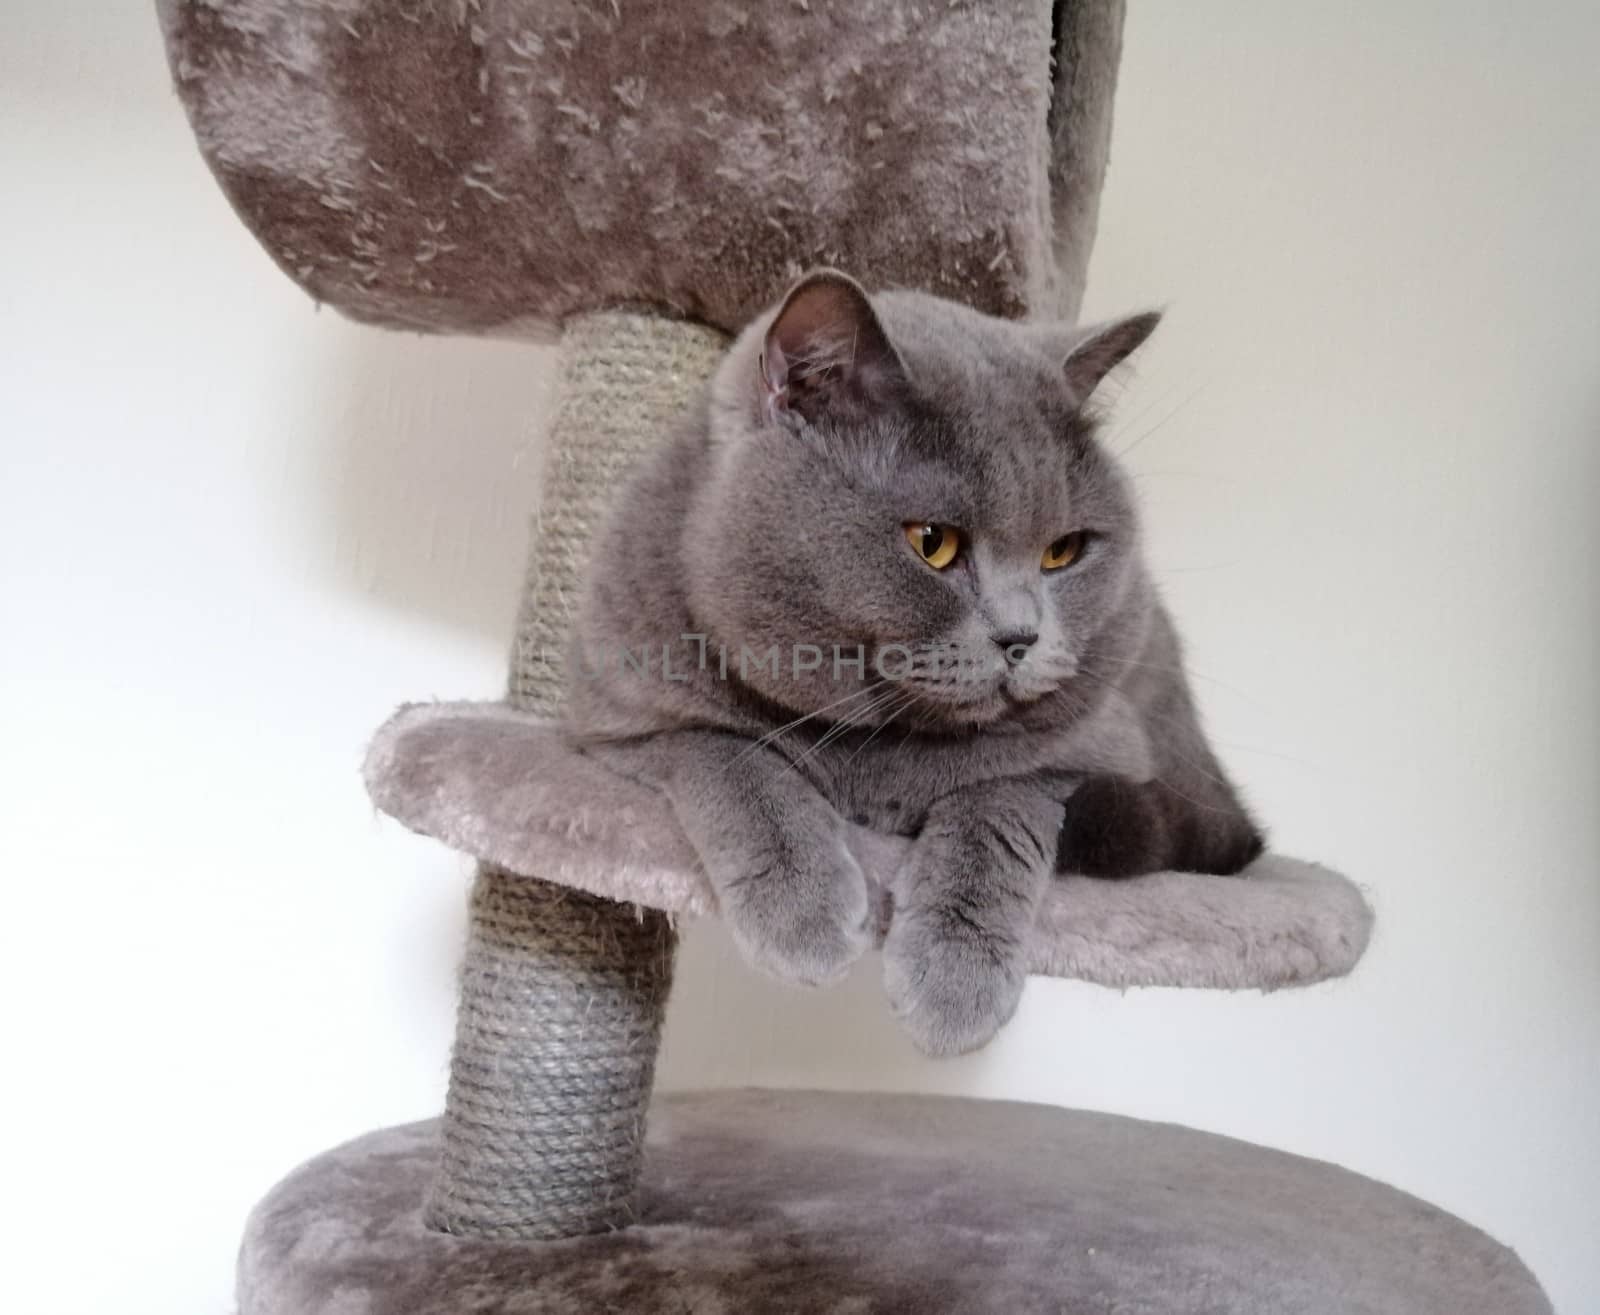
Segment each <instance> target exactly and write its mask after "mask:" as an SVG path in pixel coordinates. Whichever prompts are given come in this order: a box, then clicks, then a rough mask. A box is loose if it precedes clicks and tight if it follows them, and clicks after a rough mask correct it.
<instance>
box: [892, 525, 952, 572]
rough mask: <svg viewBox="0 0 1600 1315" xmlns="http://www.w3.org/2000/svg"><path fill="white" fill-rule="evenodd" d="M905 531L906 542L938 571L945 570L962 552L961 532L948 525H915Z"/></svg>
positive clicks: (907, 527) (908, 526) (909, 526)
mask: <svg viewBox="0 0 1600 1315" xmlns="http://www.w3.org/2000/svg"><path fill="white" fill-rule="evenodd" d="M905 531H906V542H907V543H909V544H910V545H911V547H912V549H913V550H914V551H915V552H916V554H917V556H918V557H920V558H922V560H923V561H925V562H927V563H928V565H929V566H931V567H933V569H934V570H936V571H942V570H944V568H945V567H947V566H948V565H950V563H951V562H953V561H955V559H956V557H957V555H959V553H960V552H961V531H959V530H956V529H952V528H951V527H950V526H948V525H930V524H927V523H913V524H910V525H907V526H906V527H905Z"/></svg>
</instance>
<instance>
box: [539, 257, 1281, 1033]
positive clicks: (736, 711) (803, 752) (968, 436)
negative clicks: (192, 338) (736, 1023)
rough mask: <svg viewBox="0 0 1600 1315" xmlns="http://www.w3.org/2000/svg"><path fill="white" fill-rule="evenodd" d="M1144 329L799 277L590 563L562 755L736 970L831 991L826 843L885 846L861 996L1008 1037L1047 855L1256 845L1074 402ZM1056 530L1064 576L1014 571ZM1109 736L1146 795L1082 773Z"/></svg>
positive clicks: (1109, 475)
mask: <svg viewBox="0 0 1600 1315" xmlns="http://www.w3.org/2000/svg"><path fill="white" fill-rule="evenodd" d="M1154 325H1155V317H1154V316H1138V317H1133V318H1131V319H1128V320H1123V321H1119V322H1117V323H1115V324H1112V325H1110V326H1106V327H1104V328H1102V329H1098V330H1087V331H1086V330H1080V329H1072V328H1067V327H1048V326H1038V325H1018V324H1015V323H1012V322H1009V321H1005V320H1000V319H995V318H991V317H989V316H986V315H983V314H980V313H978V312H976V311H973V310H970V309H967V308H965V307H962V306H959V305H956V304H954V303H950V302H946V301H942V300H940V299H937V298H934V297H931V296H928V295H925V294H921V293H913V292H891V293H885V294H882V295H880V296H878V297H876V298H873V299H872V300H871V301H870V303H869V301H868V299H867V298H866V296H865V294H864V293H862V292H861V290H860V289H859V288H858V287H857V286H856V285H855V284H854V283H852V282H850V281H849V280H848V279H846V278H844V276H842V275H838V274H836V273H833V272H831V271H822V272H819V273H817V274H814V275H811V276H809V277H808V278H807V279H806V280H803V281H802V282H801V284H799V285H798V286H797V288H796V289H795V290H794V291H793V292H792V293H791V294H790V296H789V297H788V298H787V299H786V300H785V302H784V303H783V304H782V306H781V307H780V308H778V309H777V310H775V311H773V312H769V313H768V314H766V315H764V316H762V317H760V318H759V319H758V320H757V321H756V322H755V323H754V324H752V325H751V326H750V327H749V328H748V329H747V330H746V332H745V333H744V334H743V335H742V336H741V337H740V338H739V340H738V341H737V342H736V343H735V345H734V347H733V349H732V351H731V352H730V353H729V355H728V357H727V359H726V361H725V362H724V364H723V366H722V367H721V369H720V370H719V371H718V373H717V375H716V377H715V379H714V380H713V383H712V387H711V390H710V394H709V397H708V399H707V403H706V406H705V407H704V409H703V410H702V411H700V412H699V413H698V414H696V415H694V416H692V417H691V418H690V419H689V420H688V422H687V423H685V424H684V425H683V426H682V428H681V429H680V430H679V431H678V432H677V434H676V435H674V436H673V437H672V439H671V440H670V441H669V442H667V443H665V444H664V445H663V447H662V448H661V450H660V452H659V454H658V455H657V456H655V457H654V458H653V459H651V460H649V461H648V462H647V463H646V464H645V466H644V468H643V469H642V470H641V471H640V472H639V474H638V476H637V477H636V478H635V479H634V480H633V482H632V483H631V484H630V485H629V486H628V487H627V488H626V490H625V491H624V492H623V493H622V495H621V497H620V498H619V501H618V504H617V507H616V511H615V514H614V516H613V517H612V519H611V521H610V524H609V526H608V528H607V529H606V530H605V531H604V532H603V533H602V536H601V538H600V539H599V541H598V544H597V547H596V551H595V554H594V559H593V565H592V568H591V569H592V576H591V581H590V587H589V590H588V593H587V595H586V598H585V600H584V603H583V606H582V608H581V610H580V614H579V617H578V622H577V626H576V630H575V642H574V647H573V652H572V654H571V655H570V658H569V690H568V697H569V702H568V708H569V724H570V727H571V730H572V732H573V734H574V736H575V738H576V740H577V742H578V743H579V744H580V745H582V746H584V747H585V748H586V749H587V750H588V751H589V752H591V753H593V754H595V755H597V756H599V757H600V758H601V759H602V760H603V761H605V762H606V763H607V764H608V765H610V766H612V767H613V768H615V769H617V770H619V771H622V772H624V773H625V774H628V775H630V776H632V777H634V778H635V779H638V780H641V781H646V782H648V783H650V784H653V785H656V786H658V787H659V788H661V789H662V790H664V791H665V793H666V794H667V795H668V797H669V799H670V801H671V803H672V806H673V808H674V810H675V812H676V814H677V817H678V820H679V823H680V825H681V826H682V827H683V830H684V832H685V833H686V835H687V836H688V838H689V840H690V842H691V843H692V845H693V846H694V848H695V850H696V851H697V853H698V854H699V856H700V859H701V861H702V863H703V864H704V866H705V869H706V873H707V876H708V878H709V880H710V882H711V885H712V887H713V889H714V890H715V892H716V895H717V899H718V903H719V906H720V908H721V911H722V914H723V916H724V918H725V919H726V920H727V921H728V923H729V924H730V926H731V928H732V931H733V934H734V936H735V938H736V940H737V941H738V943H739V944H740V946H741V948H742V949H743V951H744V952H745V954H746V955H747V957H748V958H749V959H750V960H751V962H752V963H754V964H756V965H757V966H759V967H762V968H764V969H766V970H768V971H769V972H772V973H774V974H776V975H777V976H780V977H783V978H786V979H789V980H793V981H798V982H804V983H810V984H820V983H824V982H828V981H832V980H834V979H835V978H837V977H838V976H840V975H841V974H842V973H843V972H844V971H845V970H846V969H847V968H848V967H849V965H850V964H851V963H852V962H853V961H854V959H855V958H856V957H857V956H858V955H859V954H860V953H861V951H862V950H863V949H864V948H865V947H866V946H867V945H869V944H870V943H871V939H872V935H871V933H872V927H871V921H872V917H871V910H870V908H869V901H868V899H867V894H866V882H865V880H864V877H863V874H862V872H861V869H860V868H859V866H858V865H857V864H856V862H855V860H854V859H853V858H852V857H851V854H850V852H849V850H848V848H847V846H846V844H845V842H844V838H843V826H844V822H845V820H846V819H848V820H851V821H854V822H856V823H859V824H863V825H867V826H870V827H872V828H875V829H878V830H881V831H885V832H889V833H891V834H897V835H904V836H911V837H915V842H914V844H913V845H912V847H911V850H910V854H909V857H908V858H907V859H906V860H905V863H906V870H905V871H904V872H903V873H902V874H900V875H899V876H898V877H897V878H896V880H895V881H894V883H893V885H894V889H895V891H896V892H897V896H898V899H899V900H900V903H899V904H897V907H896V909H895V917H894V921H893V924H892V926H891V927H890V930H889V935H888V939H887V941H886V943H885V945H884V955H885V985H886V988H887V990H888V994H889V998H890V1001H891V1004H892V1005H893V1007H894V1008H895V1009H896V1011H897V1013H898V1014H899V1015H900V1017H901V1019H902V1021H903V1022H904V1024H905V1026H906V1027H907V1029H908V1030H909V1032H910V1033H911V1035H912V1037H913V1038H914V1039H915V1040H916V1041H917V1043H918V1044H919V1045H920V1046H921V1047H922V1048H923V1049H925V1050H927V1051H928V1052H930V1053H934V1054H949V1053H957V1052H960V1051H964V1050H968V1049H971V1048H973V1047H975V1046H979V1045H982V1044H983V1043H984V1042H985V1041H987V1040H988V1039H989V1038H990V1037H991V1036H992V1035H993V1034H994V1032H995V1031H996V1030H997V1029H998V1028H999V1027H1000V1026H1001V1025H1002V1024H1003V1023H1004V1022H1005V1021H1006V1020H1007V1019H1008V1018H1009V1017H1010V1016H1011V1013H1012V1012H1013V1010H1014V1009H1015V1007H1016V1003H1017V999H1018V997H1019V995H1020V992H1021V989H1022V984H1023V981H1024V979H1025V946H1026V939H1027V933H1028V930H1029V928H1030V927H1031V926H1032V923H1033V921H1034V917H1035V914H1036V912H1037V910H1038V906H1039V903H1040V900H1041V898H1042V896H1043V892H1044V890H1045V887H1046V885H1047V883H1048V882H1049V881H1050V880H1051V879H1052V877H1053V875H1054V873H1055V872H1056V871H1057V869H1058V866H1059V864H1058V859H1059V860H1060V862H1061V863H1063V864H1065V865H1066V866H1068V867H1069V868H1072V869H1082V870H1089V871H1103V872H1105V873H1106V874H1107V875H1123V874H1126V873H1131V872H1140V871H1153V870H1157V869H1160V868H1168V867H1177V866H1195V867H1198V868H1200V869H1201V870H1207V871H1235V870H1237V869H1238V868H1240V867H1242V866H1244V864H1245V863H1246V862H1248V861H1249V859H1251V858H1253V857H1255V855H1256V854H1257V853H1259V851H1260V844H1259V840H1258V839H1257V837H1256V834H1255V831H1254V829H1253V827H1252V826H1251V825H1250V823H1249V820H1248V818H1247V817H1246V816H1245V814H1244V812H1243V809H1242V808H1241V807H1240V806H1239V804H1238V802H1237V800H1236V798H1235V797H1234V793H1233V791H1232V788H1231V786H1229V784H1228V783H1227V781H1226V779H1225V778H1224V777H1223V775H1222V773H1221V769H1220V768H1219V767H1218V766H1217V764H1216V762H1215V759H1214V757H1213V756H1212V755H1211V752H1210V750H1209V748H1208V746H1207V745H1206V742H1205V739H1204V736H1203V734H1202V732H1201V730H1200V728H1199V725H1198V722H1197V720H1196V718H1195V715H1194V711H1193V706H1192V702H1191V700H1190V697H1189V694H1188V691H1187V688H1186V686H1185V683H1184V678H1183V673H1182V668H1181V662H1180V655H1179V652H1178V647H1177V640H1176V637H1175V634H1174V631H1173V628H1172V626H1171V624H1170V622H1169V621H1168V619H1167V618H1166V615H1165V613H1164V612H1163V611H1162V609H1161V607H1160V604H1159V602H1158V600H1157V598H1156V596H1155V591H1154V588H1153V586H1152V584H1151V581H1150V576H1149V572H1148V570H1147V569H1146V567H1145V564H1144V561H1143V558H1142V555H1141V550H1140V534H1139V524H1138V518H1137V515H1136V512H1135V509H1134V505H1133V500H1132V497H1131V494H1130V491H1129V486H1128V481H1127V479H1126V478H1125V476H1124V475H1123V473H1122V472H1121V470H1120V469H1119V468H1118V466H1117V464H1116V462H1115V461H1114V460H1113V459H1112V457H1111V456H1110V455H1109V454H1108V453H1107V452H1106V450H1105V449H1104V448H1103V447H1102V446H1101V445H1100V444H1099V443H1098V442H1096V440H1095V438H1094V420H1093V416H1092V415H1091V414H1090V412H1089V410H1088V409H1087V402H1088V399H1089V397H1090V395H1091V394H1092V393H1093V391H1094V388H1095V386H1096V385H1097V384H1098V383H1099V381H1100V380H1101V379H1102V378H1103V377H1104V376H1105V374H1106V373H1107V372H1108V371H1109V370H1110V369H1112V368H1114V367H1115V366H1116V365H1117V364H1118V363H1119V362H1121V361H1122V360H1123V359H1124V358H1125V357H1126V356H1127V355H1128V354H1129V353H1130V352H1131V351H1133V350H1134V349H1135V348H1137V346H1138V345H1139V344H1140V343H1141V342H1142V341H1143V340H1144V338H1145V337H1146V336H1147V335H1148V334H1149V332H1150V331H1151V330H1152V329H1153V328H1154ZM921 521H930V522H938V523H942V524H945V525H950V526H956V527H959V528H960V530H961V532H962V534H963V536H964V544H965V546H964V548H963V555H962V556H961V557H960V558H959V559H958V560H957V562H956V563H955V564H954V565H953V566H951V567H950V568H949V569H948V570H945V571H935V570H933V569H932V568H930V567H929V566H928V565H927V564H926V563H924V562H923V561H921V560H919V559H918V557H917V555H916V554H915V552H914V551H913V550H912V549H911V547H910V545H909V544H908V543H907V541H906V538H905V534H904V531H903V529H902V527H903V525H904V524H905V523H907V522H921ZM1075 531H1090V532H1092V537H1091V538H1090V539H1089V541H1088V544H1087V547H1086V548H1085V549H1084V550H1083V552H1082V554H1081V557H1080V559H1079V560H1078V561H1077V562H1076V563H1074V564H1073V565H1071V566H1069V567H1067V568H1066V569H1063V570H1060V571H1056V572H1046V571H1044V570H1043V569H1042V568H1041V564H1040V557H1041V554H1042V553H1043V551H1044V549H1045V548H1046V546H1047V545H1049V544H1050V543H1051V542H1052V541H1053V540H1057V539H1059V538H1060V537H1061V536H1063V535H1065V534H1067V533H1069V532H1075ZM689 636H706V637H708V638H706V639H700V640H691V639H689V638H688V637H689ZM1035 636H1036V638H1033V637H1035ZM1019 640H1020V641H1021V642H1014V641H1019ZM897 646H903V652H904V653H908V654H909V655H910V659H909V662H908V661H907V660H906V659H905V657H904V656H903V653H902V650H901V649H900V648H897ZM719 649H720V651H721V652H722V653H725V654H726V655H727V657H726V661H725V663H724V661H722V660H719V658H718V656H717V654H718V651H719ZM773 650H776V651H777V653H778V655H779V658H778V661H777V662H776V663H769V664H762V663H760V662H758V661H755V660H754V659H756V658H758V657H761V656H764V655H768V654H770V653H771V652H772V651H773ZM814 652H815V653H818V654H820V660H819V661H818V662H817V664H816V665H815V667H811V666H810V658H811V655H812V654H813V653H814ZM857 653H859V654H860V655H861V657H862V658H863V661H862V663H861V665H860V667H859V668H858V667H856V666H855V665H853V664H850V663H849V662H848V661H843V660H835V659H836V657H840V658H845V659H847V658H848V657H850V656H851V655H854V654H857ZM624 654H627V655H629V660H624V658H623V656H622V655H624ZM652 655H653V656H652ZM663 655H665V656H666V658H667V661H666V662H663V661H662V656H663ZM641 658H642V659H643V660H641ZM724 667H725V670H724ZM1130 707H1131V709H1132V710H1133V713H1134V715H1133V716H1128V715H1127V711H1128V709H1129V708H1130ZM1108 725H1110V726H1116V727H1120V733H1121V734H1122V735H1123V736H1124V737H1135V739H1136V740H1137V743H1136V744H1135V746H1134V752H1133V754H1132V756H1133V757H1135V758H1136V759H1140V760H1143V762H1144V763H1145V764H1146V765H1147V770H1146V771H1144V772H1141V773H1139V774H1138V775H1137V776H1125V777H1121V778H1104V777H1098V776H1094V775H1092V770H1093V769H1092V766H1091V765H1090V764H1091V762H1092V758H1091V757H1090V756H1089V755H1086V754H1081V753H1080V752H1078V750H1079V749H1080V748H1081V747H1082V746H1083V745H1084V744H1085V743H1086V742H1087V741H1089V740H1099V739H1101V738H1103V737H1104V735H1105V733H1106V727H1107V726H1108ZM1086 782H1087V785H1086ZM1080 786H1085V789H1084V790H1083V791H1082V792H1081V793H1080V792H1079V787H1080ZM1082 801H1087V804H1085V803H1084V802H1082ZM1130 801H1132V802H1130ZM1124 833H1126V835H1125V836H1124ZM1063 836H1065V837H1066V838H1067V840H1069V841H1071V842H1072V843H1071V844H1064V843H1063ZM1108 851H1109V852H1108ZM1186 859H1188V860H1190V861H1189V862H1188V863H1185V861H1184V860H1186Z"/></svg>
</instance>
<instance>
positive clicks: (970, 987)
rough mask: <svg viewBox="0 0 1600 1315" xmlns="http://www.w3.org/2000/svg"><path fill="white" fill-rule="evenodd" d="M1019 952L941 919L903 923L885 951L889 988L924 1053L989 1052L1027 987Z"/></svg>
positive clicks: (903, 1023) (893, 930) (886, 988)
mask: <svg viewBox="0 0 1600 1315" xmlns="http://www.w3.org/2000/svg"><path fill="white" fill-rule="evenodd" d="M1018 960H1019V956H1018V955H1017V954H1016V953H1015V952H1014V950H1013V949H1011V948H1010V947H1006V946H999V945H996V944H995V943H994V942H993V941H991V940H989V939H987V938H985V937H984V936H982V935H981V934H978V933H976V932H971V931H962V932H953V931H950V930H948V929H944V928H941V927H940V926H939V925H938V923H937V921H936V920H934V919H927V920H925V921H924V920H922V919H902V920H901V921H900V922H898V923H896V924H895V926H894V927H893V928H891V929H890V932H889V938H888V940H887V941H886V942H885V943H884V947H883V985H884V991H885V993H886V994H887V995H888V997H889V1006H890V1008H891V1009H893V1010H894V1013H895V1016H896V1017H897V1018H898V1019H899V1021H900V1025H901V1026H902V1027H903V1028H905V1030H906V1032H907V1034H908V1035H909V1036H910V1037H911V1040H912V1041H913V1042H914V1043H915V1045H916V1047H917V1049H918V1050H920V1051H922V1052H923V1053H924V1054H926V1055H933V1056H936V1057H939V1056H946V1055H962V1054H966V1053H967V1052H968V1051H971V1050H977V1049H978V1048H979V1047H981V1046H984V1045H987V1044H988V1043H989V1041H991V1040H992V1039H993V1038H994V1035H995V1033H996V1032H998V1031H999V1030H1000V1029H1001V1028H1002V1027H1003V1026H1004V1025H1005V1024H1006V1023H1007V1022H1008V1021H1009V1020H1010V1018H1011V1015H1012V1014H1014V1013H1015V1012H1016V1010H1017V1001H1018V1000H1020V999H1021V998H1022V988H1023V985H1024V984H1025V983H1026V981H1027V974H1026V973H1025V972H1023V970H1022V966H1021V963H1020V962H1019V961H1018Z"/></svg>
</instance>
